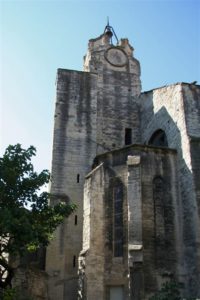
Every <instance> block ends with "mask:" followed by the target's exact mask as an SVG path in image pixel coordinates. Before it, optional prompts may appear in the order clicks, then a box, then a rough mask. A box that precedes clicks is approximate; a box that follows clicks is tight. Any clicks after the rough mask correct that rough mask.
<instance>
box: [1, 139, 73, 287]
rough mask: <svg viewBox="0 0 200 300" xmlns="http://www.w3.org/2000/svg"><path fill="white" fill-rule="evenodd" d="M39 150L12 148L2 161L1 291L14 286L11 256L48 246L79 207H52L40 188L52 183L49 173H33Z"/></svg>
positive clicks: (7, 150)
mask: <svg viewBox="0 0 200 300" xmlns="http://www.w3.org/2000/svg"><path fill="white" fill-rule="evenodd" d="M35 154H36V149H35V148H34V147H33V146H30V147H29V148H28V149H22V147H21V145H20V144H17V145H14V146H9V147H8V148H7V149H6V151H5V154H4V155H3V157H1V158H0V289H6V288H7V287H8V286H11V281H12V278H13V276H14V268H13V266H12V264H11V263H10V259H9V257H19V256H22V255H23V254H25V253H27V251H35V250H37V248H39V247H40V246H47V245H48V244H49V241H50V240H51V238H52V235H53V232H54V230H55V229H56V227H57V226H58V225H59V224H61V223H62V222H63V220H64V218H65V217H68V216H69V215H70V214H71V213H72V212H73V211H74V210H75V208H76V206H75V205H74V204H69V203H66V202H60V203H59V204H56V205H55V206H49V203H48V202H49V196H50V195H49V194H48V193H47V192H42V191H41V190H40V189H41V187H42V186H43V185H45V184H47V183H48V182H49V180H50V174H49V172H48V171H47V170H43V171H42V172H41V173H39V174H38V173H36V172H35V171H34V167H33V164H32V163H31V159H32V157H33V156H35Z"/></svg>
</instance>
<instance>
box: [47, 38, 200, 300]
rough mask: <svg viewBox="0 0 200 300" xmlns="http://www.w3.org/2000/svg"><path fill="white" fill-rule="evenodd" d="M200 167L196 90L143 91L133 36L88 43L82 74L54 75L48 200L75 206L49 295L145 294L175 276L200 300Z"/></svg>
mask: <svg viewBox="0 0 200 300" xmlns="http://www.w3.org/2000/svg"><path fill="white" fill-rule="evenodd" d="M158 133H159V135H158V136H157V142H159V143H157V144H156V145H155V144H154V146H149V145H148V144H149V142H150V141H151V142H152V141H153V140H154V139H151V138H152V136H153V137H155V136H156V134H158ZM162 133H163V135H162ZM159 139H160V140H159ZM129 144H134V145H132V146H128V145H129ZM158 145H159V146H160V147H156V146H158ZM125 146H126V147H125ZM162 146H163V147H162ZM172 149H174V150H172ZM95 157H96V158H95ZM92 168H93V169H92ZM91 170H92V171H91ZM199 170H200V87H199V86H196V85H191V84H186V83H178V84H174V85H170V86H165V87H162V88H158V89H155V90H152V91H149V92H144V93H141V82H140V65H139V62H138V61H137V60H136V59H135V58H134V56H133V48H132V47H131V46H130V44H129V42H128V40H127V39H122V40H121V41H120V42H119V44H118V45H117V47H114V46H113V45H111V44H110V43H109V38H108V36H106V35H101V36H100V37H99V38H97V39H92V40H90V41H89V45H88V52H87V55H86V56H85V58H84V72H79V71H72V70H64V69H59V70H58V73H57V95H56V110H55V124H54V143H53V160H52V177H53V179H52V186H51V192H52V194H53V195H54V197H53V198H52V203H54V202H57V201H60V200H61V199H62V200H63V199H65V201H72V202H74V203H76V204H77V205H78V210H77V211H76V212H75V215H72V216H70V218H69V219H68V220H66V221H65V223H64V224H63V225H62V226H60V228H58V230H57V231H56V236H55V239H54V240H53V241H52V243H51V245H50V247H48V250H47V259H46V271H47V272H48V276H49V280H48V286H49V289H48V291H49V300H66V299H67V300H74V299H77V295H78V297H79V299H87V300H93V299H99V300H104V299H105V300H107V299H110V297H111V296H112V295H114V293H116V291H117V290H118V291H119V294H120V295H122V294H123V295H124V296H123V297H124V298H125V299H134V300H137V299H138V300H139V299H144V300H145V299H148V298H149V297H150V296H151V295H152V294H153V293H154V292H155V291H156V290H157V289H158V288H159V287H160V286H161V284H162V282H163V281H166V280H168V279H170V278H172V277H174V278H175V279H176V280H177V281H179V282H180V283H181V284H182V294H183V296H184V297H188V296H190V297H196V298H198V297H200V286H199V282H200V278H199V276H200V275H199V274H200V247H199V246H200V185H199V176H200V171H199ZM86 175H87V176H86ZM85 176H86V180H85ZM84 182H85V185H84ZM83 194H84V196H83ZM83 219H84V220H83ZM78 262H79V269H78ZM78 277H79V279H78ZM113 287H115V288H116V290H115V289H113Z"/></svg>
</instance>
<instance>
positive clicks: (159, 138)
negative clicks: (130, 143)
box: [148, 129, 168, 147]
mask: <svg viewBox="0 0 200 300" xmlns="http://www.w3.org/2000/svg"><path fill="white" fill-rule="evenodd" d="M148 144H149V145H153V146H157V147H168V141H167V136H166V133H165V131H164V130H162V129H158V130H156V131H155V132H154V133H153V134H152V136H151V138H150V140H149V142H148Z"/></svg>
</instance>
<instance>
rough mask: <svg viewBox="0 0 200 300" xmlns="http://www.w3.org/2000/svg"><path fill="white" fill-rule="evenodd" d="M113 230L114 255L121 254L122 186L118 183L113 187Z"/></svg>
mask: <svg viewBox="0 0 200 300" xmlns="http://www.w3.org/2000/svg"><path fill="white" fill-rule="evenodd" d="M113 200H114V230H113V231H114V232H113V244H114V245H113V246H114V249H113V250H114V256H116V257H119V256H123V186H122V184H121V183H120V184H118V185H116V186H115V187H114V193H113Z"/></svg>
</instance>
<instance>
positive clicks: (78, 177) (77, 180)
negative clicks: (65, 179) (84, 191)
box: [76, 174, 80, 183]
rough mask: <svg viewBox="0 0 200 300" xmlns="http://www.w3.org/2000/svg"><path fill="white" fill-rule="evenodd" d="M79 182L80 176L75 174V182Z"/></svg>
mask: <svg viewBox="0 0 200 300" xmlns="http://www.w3.org/2000/svg"><path fill="white" fill-rule="evenodd" d="M79 181H80V174H77V176H76V182H77V183H79Z"/></svg>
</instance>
